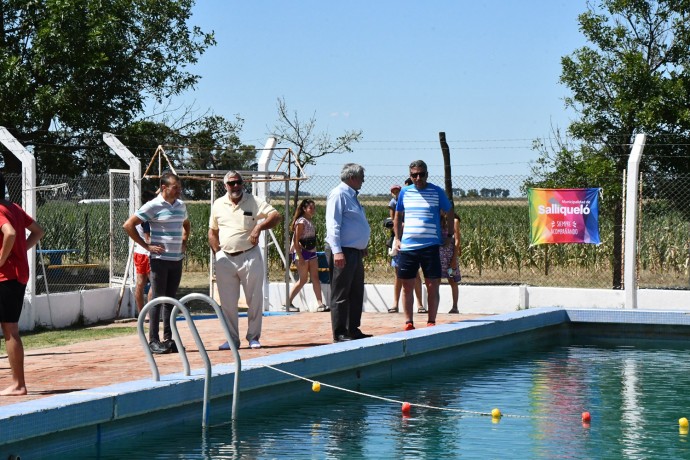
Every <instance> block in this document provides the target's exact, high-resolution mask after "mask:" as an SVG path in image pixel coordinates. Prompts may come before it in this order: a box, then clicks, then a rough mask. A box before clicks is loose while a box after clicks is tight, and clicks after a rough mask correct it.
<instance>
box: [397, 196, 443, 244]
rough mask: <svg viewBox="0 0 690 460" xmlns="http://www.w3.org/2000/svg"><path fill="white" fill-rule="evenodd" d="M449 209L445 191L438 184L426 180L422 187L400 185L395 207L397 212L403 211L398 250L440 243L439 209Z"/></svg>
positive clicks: (441, 240)
mask: <svg viewBox="0 0 690 460" xmlns="http://www.w3.org/2000/svg"><path fill="white" fill-rule="evenodd" d="M450 209H451V204H450V201H449V200H448V197H447V196H446V193H445V192H444V191H443V189H442V188H441V187H439V186H437V185H434V184H430V183H427V184H426V187H424V188H423V189H422V190H418V189H417V187H415V186H414V185H409V186H407V187H405V188H403V189H402V190H401V191H400V195H399V196H398V204H397V205H396V208H395V210H396V211H397V212H404V213H405V215H404V217H405V225H403V234H402V238H401V240H400V250H401V251H414V250H416V249H422V248H426V247H428V246H435V245H436V246H440V245H442V244H443V236H442V230H443V229H442V228H441V211H444V212H448V211H450Z"/></svg>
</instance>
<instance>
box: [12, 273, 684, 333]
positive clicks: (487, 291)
mask: <svg viewBox="0 0 690 460" xmlns="http://www.w3.org/2000/svg"><path fill="white" fill-rule="evenodd" d="M119 294H120V289H119V288H115V287H113V288H103V289H95V290H90V291H79V292H69V293H61V294H51V295H50V307H49V305H48V298H47V296H45V295H40V296H36V298H35V300H34V304H33V305H31V304H30V302H29V301H28V300H26V301H25V305H24V311H23V313H22V317H21V318H20V321H19V327H20V329H21V330H32V329H34V328H35V327H36V326H45V327H49V328H51V327H52V328H62V327H67V326H70V325H72V324H76V323H79V322H80V321H83V323H84V324H93V323H97V322H99V321H107V320H112V319H114V318H115V312H116V311H117V301H118V298H119ZM204 294H206V293H205V292H204ZM322 297H323V300H324V301H325V303H326V304H328V299H329V297H330V285H328V284H322ZM269 302H270V310H271V311H282V308H283V305H285V283H271V285H270V287H269ZM293 303H294V305H295V306H296V307H298V308H299V309H300V310H301V311H316V307H317V306H318V303H317V301H316V296H315V295H314V291H313V289H312V287H311V284H308V285H306V286H305V287H304V288H303V289H302V290H301V291H300V293H299V295H298V296H297V297H296V298H295V301H294V302H293ZM451 303H452V302H451V293H450V286H448V285H446V284H444V285H441V303H440V306H439V311H440V312H447V311H448V310H450V307H451ZM392 304H393V285H391V284H367V285H366V286H365V293H364V311H366V312H382V313H383V312H386V311H387V310H388V308H389V307H390V306H391V305H392ZM133 305H134V297H133V295H132V292H131V290H130V289H126V290H125V296H124V298H123V300H122V306H121V307H120V315H119V316H120V318H129V317H132V315H133V311H134V307H133ZM624 305H625V291H619V290H612V289H576V288H555V287H533V286H460V287H459V301H458V309H459V310H460V313H465V314H498V313H508V312H512V311H516V310H521V309H525V308H538V307H563V308H621V309H622V308H624ZM637 305H638V308H640V309H651V310H687V311H690V291H678V290H660V289H642V290H639V291H638V301H637ZM400 306H401V307H402V305H400ZM30 308H33V317H34V323H35V324H30V320H29V318H30V317H31V315H30V314H29V309H30Z"/></svg>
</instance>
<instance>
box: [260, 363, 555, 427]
mask: <svg viewBox="0 0 690 460" xmlns="http://www.w3.org/2000/svg"><path fill="white" fill-rule="evenodd" d="M262 367H266V368H268V369H271V370H274V371H276V372H280V373H281V374H285V375H289V376H290V377H294V378H296V379H299V380H304V381H305V382H309V383H311V385H312V391H314V392H316V393H318V392H319V391H321V388H322V387H326V388H332V389H334V390H339V391H344V392H346V393H352V394H356V395H359V396H365V397H367V398H372V399H378V400H380V401H387V402H390V403H395V404H400V405H401V406H402V408H403V409H402V410H403V414H404V415H405V414H409V411H410V408H411V407H420V408H423V409H433V410H441V411H447V412H456V413H461V414H467V415H477V416H481V417H491V418H492V419H500V418H502V417H510V418H531V419H546V418H548V417H543V416H540V415H516V414H504V413H502V412H501V411H500V410H499V409H492V410H491V412H481V411H473V410H466V409H456V408H453V407H439V406H431V405H429V404H420V403H411V402H407V401H400V400H397V399H393V398H386V397H384V396H377V395H373V394H371V393H363V392H361V391H356V390H351V389H349V388H343V387H339V386H336V385H330V384H328V383H323V382H320V381H318V380H313V379H310V378H307V377H304V376H301V375H297V374H294V373H292V372H288V371H286V370H283V369H278V368H277V367H273V366H271V365H268V364H263V365H262Z"/></svg>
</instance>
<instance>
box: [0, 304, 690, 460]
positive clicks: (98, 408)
mask: <svg viewBox="0 0 690 460" xmlns="http://www.w3.org/2000/svg"><path fill="white" fill-rule="evenodd" d="M415 319H416V322H417V323H419V326H422V327H419V329H417V330H415V331H409V332H401V326H402V324H403V323H404V321H403V316H402V315H401V314H398V315H389V314H385V313H369V314H365V315H364V317H363V322H362V330H363V331H364V332H367V333H373V334H374V337H372V338H369V339H364V340H357V341H352V342H345V343H338V344H333V343H331V341H330V321H329V318H328V315H324V314H319V313H300V314H292V315H284V316H267V317H265V318H264V337H263V338H262V342H263V344H264V348H262V349H260V350H250V349H247V348H246V344H244V343H243V346H244V347H245V348H242V349H241V350H240V355H241V357H242V373H241V383H240V392H239V393H238V394H239V395H240V399H239V402H238V406H239V408H240V411H239V413H238V415H239V418H240V419H241V417H242V415H241V414H242V410H244V409H246V408H249V407H251V406H253V405H255V404H258V405H264V406H265V405H268V406H269V407H270V404H272V403H274V402H275V401H277V400H282V399H287V400H290V399H291V398H299V397H303V396H304V394H305V385H304V382H303V381H302V379H301V378H308V379H309V378H312V379H318V380H319V381H321V382H324V383H330V384H332V385H345V386H349V385H353V384H354V385H356V384H357V382H360V381H361V382H364V381H368V380H370V379H378V378H384V379H387V380H391V379H392V380H393V381H395V380H396V379H400V378H405V376H406V375H410V374H413V373H415V372H419V371H420V370H423V369H425V368H429V367H432V366H434V365H439V364H447V363H448V362H449V361H451V360H452V361H454V362H458V360H463V359H465V358H467V357H469V356H474V357H480V356H486V355H487V354H495V353H500V352H501V350H505V349H506V348H510V347H513V346H515V345H516V344H518V343H521V342H522V343H532V342H534V341H538V340H541V339H542V338H547V339H548V337H551V336H553V335H554V334H556V335H562V334H565V335H568V334H569V333H570V332H569V331H570V330H571V329H572V328H576V329H581V330H584V332H585V333H587V332H589V333H594V334H595V335H596V336H599V335H601V334H603V335H604V336H608V337H611V338H613V339H617V338H619V337H624V336H628V335H631V336H635V334H640V333H641V335H640V336H644V334H645V333H646V334H648V335H649V336H660V337H664V338H670V337H671V336H673V337H675V338H680V339H681V340H683V341H684V342H685V341H687V340H688V339H689V338H690V315H688V312H682V311H644V310H632V311H631V310H597V309H564V308H539V309H531V310H522V311H515V312H512V313H506V314H502V315H496V316H482V315H472V316H469V315H464V316H463V315H447V314H444V315H440V316H439V318H438V320H437V326H435V327H430V328H427V327H423V325H425V324H426V317H425V315H415ZM245 321H246V320H245ZM196 324H197V328H198V329H199V331H200V334H201V337H202V339H203V340H204V342H205V343H206V344H207V345H206V347H207V348H208V350H209V356H210V359H211V362H212V364H213V365H214V367H213V375H212V377H211V387H210V394H209V396H210V406H211V411H212V412H214V414H213V415H212V416H219V417H221V418H222V419H223V420H224V421H227V420H228V419H229V409H228V406H230V401H229V398H228V396H229V395H231V394H232V387H233V385H232V382H233V378H234V375H235V366H234V365H233V364H229V363H230V362H231V354H230V353H229V352H219V351H216V350H215V348H216V347H217V344H218V343H220V342H221V341H222V338H221V333H220V327H219V325H218V324H217V322H216V321H215V320H203V321H197V322H196ZM583 328H584V329H583ZM240 330H241V331H243V328H242V322H241V323H240ZM180 333H181V336H182V340H183V343H184V344H185V345H186V346H187V347H188V350H189V353H188V356H189V359H190V363H191V368H192V373H191V375H190V376H185V375H183V373H182V364H181V362H180V359H179V357H178V356H177V355H164V356H159V357H157V363H158V365H159V369H160V373H161V379H160V381H153V380H152V378H151V371H150V368H149V366H148V364H147V362H146V360H145V359H144V356H143V352H142V350H141V348H140V347H141V345H140V344H139V343H138V337H136V336H135V335H133V336H132V337H125V338H117V339H108V340H103V341H98V342H89V343H83V344H80V346H81V347H82V348H79V349H77V348H73V347H74V346H70V347H60V348H56V349H44V350H37V351H36V352H34V353H28V355H29V356H28V357H27V364H28V363H29V362H30V361H32V360H35V361H37V362H38V361H41V362H43V365H42V367H41V369H42V371H41V373H40V374H39V372H37V370H38V369H35V372H34V375H33V378H32V375H31V370H30V369H31V368H29V367H28V366H27V368H28V370H29V372H28V374H27V377H28V382H29V391H30V394H29V395H28V396H27V399H26V400H25V401H23V402H16V403H15V402H14V401H17V398H12V399H13V401H10V402H9V404H5V405H2V406H0V457H2V455H5V453H7V454H12V453H21V454H22V455H23V456H28V455H30V454H31V455H33V456H34V457H40V456H42V455H48V454H53V453H55V452H61V453H62V452H67V451H68V450H70V449H73V448H76V447H79V446H93V445H97V444H99V443H100V442H108V441H111V442H112V441H117V440H119V439H121V438H122V437H126V436H132V435H136V434H138V433H139V434H140V433H142V432H143V431H148V430H152V429H157V428H160V427H163V426H166V424H167V425H170V424H172V423H180V422H188V423H193V424H197V423H200V421H201V420H202V417H201V413H200V406H201V404H200V402H201V400H202V399H203V398H202V395H203V388H204V372H203V369H202V368H201V360H200V359H199V353H198V351H197V350H195V348H194V346H193V340H191V338H190V337H189V334H188V333H187V331H186V328H185V327H180ZM211 344H213V346H211ZM89 345H90V347H91V348H89ZM318 345H323V346H318ZM458 347H462V350H464V352H463V353H460V354H459V353H458V350H459V348H458ZM226 356H227V357H226ZM88 357H90V359H84V358H88ZM126 357H129V359H127V358H126ZM0 362H1V361H0ZM36 364H37V363H34V365H36ZM63 370H64V371H65V372H66V373H68V375H69V376H68V377H67V378H63V377H61V376H60V374H63ZM5 372H7V370H5ZM297 376H299V377H301V378H300V379H298V378H296V377H297ZM3 378H6V376H3ZM137 379H138V380H137ZM0 382H1V381H0ZM118 382H120V383H118ZM100 385H105V386H100ZM80 390H83V391H80ZM306 393H311V392H310V391H309V390H306ZM300 395H301V396H300ZM3 399H5V398H3Z"/></svg>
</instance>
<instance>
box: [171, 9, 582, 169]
mask: <svg viewBox="0 0 690 460" xmlns="http://www.w3.org/2000/svg"><path fill="white" fill-rule="evenodd" d="M585 8H586V4H585V1H583V0H526V1H518V0H515V1H513V0H484V1H481V0H477V1H470V0H455V1H453V0H427V1H421V0H420V1H413V0H396V1H390V0H379V1H374V0H350V1H326V0H318V1H312V0H304V1H302V0H300V1H293V2H285V1H278V0H253V1H239V0H198V1H197V5H196V6H195V7H194V9H193V16H192V18H191V20H190V24H192V25H198V26H200V27H201V28H202V30H204V31H211V30H213V31H214V32H215V35H216V40H217V42H218V44H217V45H216V46H215V47H212V48H210V49H208V50H207V51H206V52H205V53H204V54H203V55H202V56H201V58H200V60H199V62H198V63H197V64H196V65H194V66H193V67H191V68H190V69H189V70H191V71H192V72H194V73H197V74H199V75H200V76H201V77H202V78H201V80H200V82H199V83H198V84H197V85H196V87H195V89H194V90H191V91H188V92H187V93H185V95H184V96H182V97H181V98H180V99H179V100H178V101H176V102H177V103H183V104H185V105H190V104H192V105H193V106H194V107H195V108H196V109H198V110H199V111H202V112H203V111H205V110H210V111H212V112H213V113H215V114H218V115H223V116H225V117H226V118H228V119H230V120H233V119H234V118H235V116H236V115H237V116H239V117H241V118H243V119H244V127H243V129H242V132H241V133H240V138H241V139H242V141H243V142H244V143H250V144H254V145H256V146H257V147H263V145H264V143H265V142H266V139H267V137H268V136H269V134H270V132H271V131H272V130H273V127H274V126H275V124H276V122H277V118H278V115H277V114H278V110H277V100H278V98H284V99H285V102H286V103H287V106H288V108H289V110H290V111H291V112H297V114H298V115H299V117H300V118H301V119H302V120H307V119H308V118H310V117H312V116H314V117H315V118H316V120H317V130H318V131H319V132H323V131H326V132H328V133H329V134H330V135H331V136H333V137H336V136H338V135H340V134H342V133H343V132H345V131H347V130H362V132H363V140H362V142H359V143H357V144H354V146H353V150H354V152H353V153H350V154H342V155H329V156H326V157H323V158H321V159H319V160H318V165H316V166H311V167H309V168H308V169H307V171H306V173H307V175H310V176H317V175H318V176H320V175H329V176H333V175H338V174H339V172H340V168H341V167H342V165H343V164H344V163H346V162H356V163H360V164H362V165H363V166H364V167H365V169H366V174H367V175H370V176H371V175H386V176H389V175H394V174H402V175H403V176H404V175H405V174H406V173H407V166H408V165H409V163H410V162H411V161H413V160H416V159H423V160H425V161H426V162H427V164H428V166H429V171H430V174H431V175H433V174H435V173H438V174H440V175H442V174H443V157H442V154H441V150H440V144H439V137H438V134H439V132H441V131H443V132H445V133H446V138H447V140H448V143H449V145H450V149H451V163H452V174H453V176H456V175H468V176H503V175H522V174H529V172H530V161H533V160H535V159H536V158H537V157H538V154H537V152H536V151H534V150H532V141H533V140H534V139H536V138H544V137H548V136H551V135H552V129H553V128H556V127H557V128H560V129H561V130H564V129H565V128H567V126H568V124H569V121H570V120H571V119H572V118H573V117H574V113H573V112H571V111H570V112H569V111H567V110H566V108H565V104H564V100H563V99H564V98H565V97H566V96H568V95H569V91H568V89H567V88H566V87H565V86H563V85H561V84H560V83H559V77H560V74H561V58H562V57H563V56H565V55H568V54H571V53H572V52H573V51H575V50H576V49H577V48H579V47H582V46H584V45H585V44H586V42H585V39H584V37H583V36H582V34H581V33H580V32H579V29H578V22H577V16H578V15H579V14H580V13H582V12H584V11H585Z"/></svg>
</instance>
